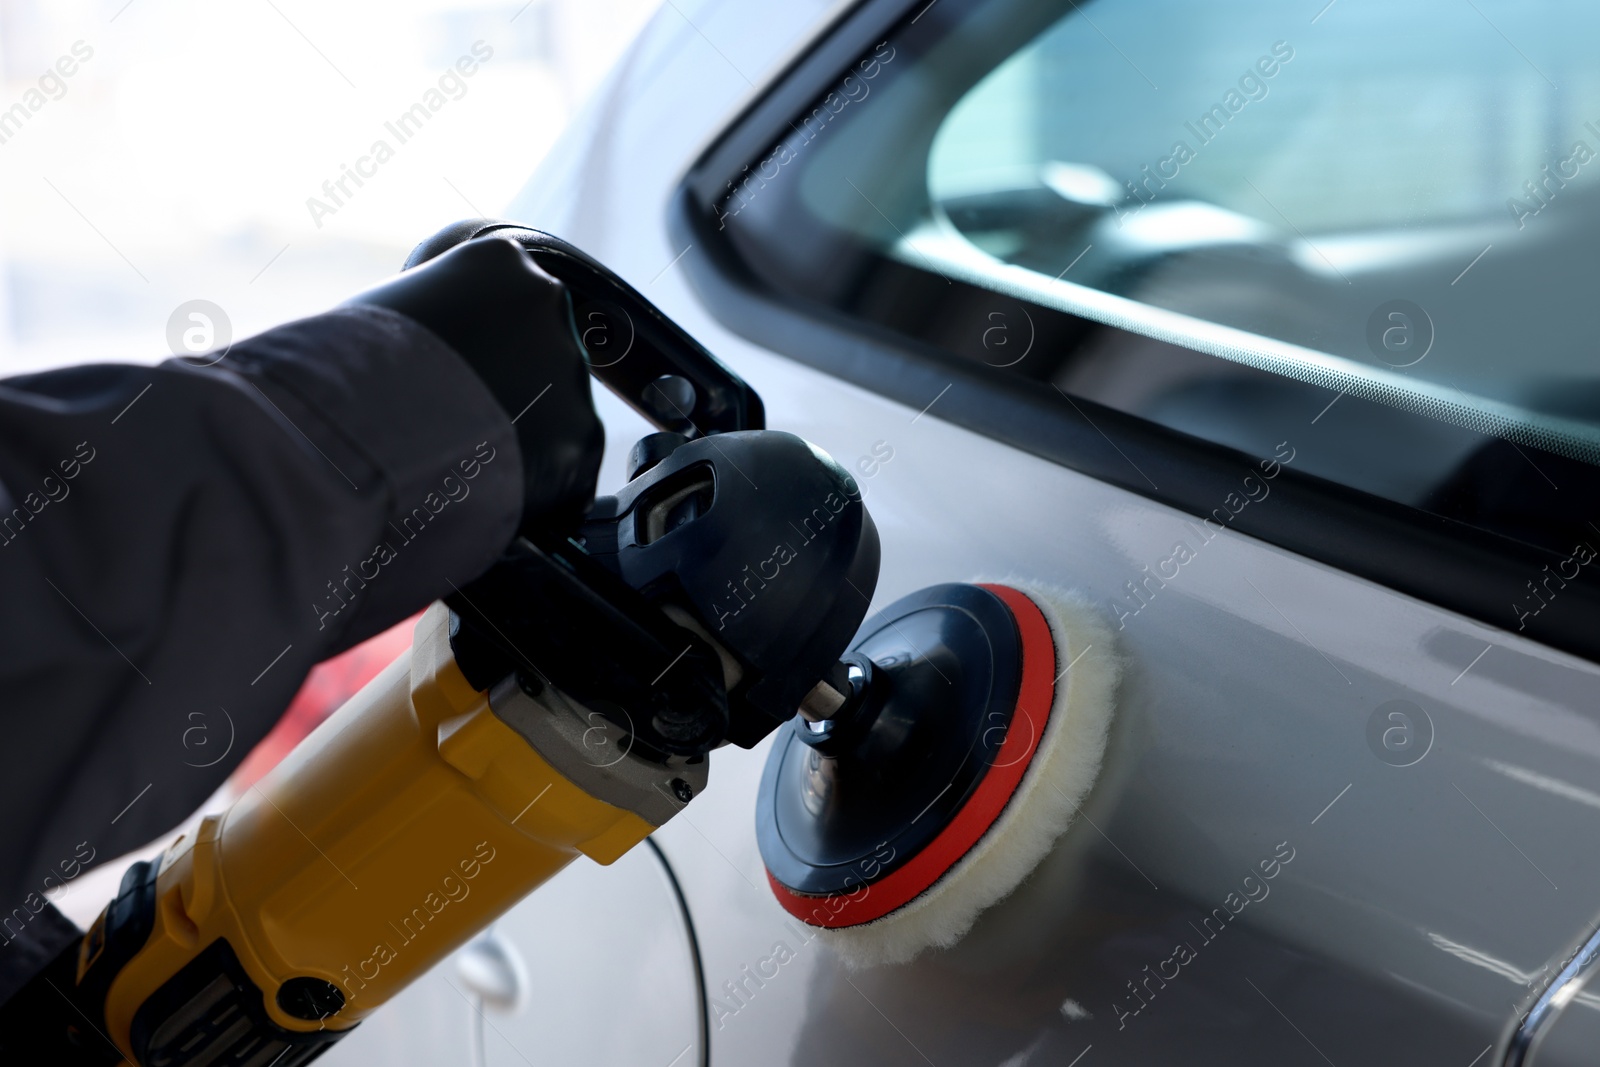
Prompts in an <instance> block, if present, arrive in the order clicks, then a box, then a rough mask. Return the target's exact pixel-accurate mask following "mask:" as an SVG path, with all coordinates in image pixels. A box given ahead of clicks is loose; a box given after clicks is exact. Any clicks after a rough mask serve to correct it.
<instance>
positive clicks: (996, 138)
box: [716, 0, 1600, 555]
mask: <svg viewBox="0 0 1600 1067" xmlns="http://www.w3.org/2000/svg"><path fill="white" fill-rule="evenodd" d="M1596 31H1600V8H1597V7H1593V6H1591V5H1587V4H1583V3H1580V2H1577V0H1542V2H1540V3H1538V4H1536V5H1534V6H1531V7H1530V6H1529V5H1526V4H1517V3H1513V2H1512V0H1474V3H1470V4H1459V3H1455V2H1437V3H1436V2H1431V0H1409V2H1402V3H1391V4H1383V5H1377V4H1370V5H1362V4H1351V3H1334V4H1331V5H1329V6H1328V7H1327V8H1325V9H1324V10H1322V11H1321V12H1320V13H1318V12H1316V11H1314V10H1313V11H1310V12H1307V11H1304V10H1301V9H1300V8H1299V7H1298V6H1295V7H1293V8H1291V7H1286V6H1285V5H1283V4H1281V3H1276V2H1273V3H1269V2H1265V0H1218V2H1215V3H1209V4H1195V3H1191V2H1180V0H1117V2H1115V3H1110V2H1105V0H1100V2H1073V0H939V2H938V3H936V4H933V5H929V6H927V7H926V8H924V9H922V10H921V12H920V13H916V14H915V18H914V20H908V21H907V22H905V23H902V25H901V26H900V27H899V28H898V29H897V30H895V31H894V32H892V33H891V34H889V35H888V36H887V38H886V39H885V40H884V41H883V42H882V43H881V44H879V45H878V46H877V47H876V48H874V49H873V50H872V51H871V52H870V53H868V54H866V55H864V56H862V57H861V58H860V60H859V62H857V63H856V64H854V65H852V67H851V68H850V70H849V72H848V73H846V74H842V75H841V76H840V78H839V80H838V81H837V82H836V83H835V84H834V85H833V86H832V88H831V89H830V90H828V91H827V92H826V93H825V94H823V95H822V96H821V97H819V98H818V99H816V100H815V101H814V102H813V104H812V105H811V107H810V108H809V109H808V110H807V111H806V112H804V113H801V114H797V115H795V116H794V117H793V118H792V119H791V120H790V121H789V122H788V123H787V127H786V129H784V130H782V131H781V132H779V133H778V134H775V136H777V137H779V138H781V139H780V140H778V141H777V142H776V143H773V144H769V146H768V147H767V148H766V150H765V151H764V152H763V153H762V155H761V156H760V157H758V158H756V159H753V160H751V161H750V164H749V166H747V167H745V169H744V170H743V171H742V172H741V173H740V174H739V175H738V176H737V178H736V179H735V180H731V181H729V182H728V183H727V192H726V193H725V194H724V195H722V196H721V197H720V199H719V200H718V202H717V206H716V213H717V223H716V225H717V226H718V228H719V240H722V241H725V242H726V243H727V244H728V246H729V247H730V250H731V251H732V253H733V255H735V256H736V257H737V258H738V259H740V260H742V263H743V265H744V267H746V268H747V269H748V271H749V274H750V276H751V277H753V278H755V279H757V280H758V281H759V282H760V284H762V285H763V286H764V287H766V288H767V289H768V290H770V291H773V292H776V293H777V294H779V295H781V296H782V297H784V298H786V299H788V300H790V301H792V302H794V303H796V304H798V305H802V306H807V307H810V308H812V309H814V310H816V311H817V312H818V313H819V315H820V316H821V317H824V318H826V319H827V320H828V321H830V322H839V321H841V316H843V319H844V320H846V321H848V320H854V321H855V322H857V323H858V324H860V325H862V326H865V327H869V328H870V329H871V330H872V332H873V334H874V335H875V336H878V337H884V336H898V337H900V338H901V339H903V340H904V341H905V342H906V343H907V344H908V345H909V347H910V348H911V349H912V350H927V349H929V348H932V349H935V350H939V351H942V352H943V353H945V354H947V355H949V356H954V357H957V358H959V359H962V360H966V361H970V362H971V363H976V364H983V365H984V367H985V368H986V369H984V370H982V371H980V372H979V373H981V374H984V375H993V376H994V377H995V378H996V380H999V379H1007V380H1008V382H1009V384H1008V385H1007V388H1011V389H1016V388H1026V389H1034V390H1036V391H1037V393H1038V394H1039V395H1040V396H1041V397H1043V398H1044V399H1045V400H1047V401H1049V402H1052V403H1057V404H1058V406H1059V410H1060V417H1061V418H1062V419H1063V420H1068V419H1077V420H1081V419H1082V418H1083V417H1084V416H1083V411H1082V410H1081V409H1079V408H1077V407H1075V405H1074V402H1073V398H1078V399H1089V400H1092V401H1095V402H1098V403H1100V404H1104V405H1107V406H1110V407H1113V408H1116V409H1119V410H1121V411H1125V412H1128V413H1130V414H1134V415H1137V416H1139V417H1141V418H1144V419H1148V420H1152V421H1154V422H1157V423H1160V424H1162V425H1164V426H1167V427H1170V428H1174V429H1177V430H1180V431H1183V432H1184V433H1187V434H1191V435H1193V436H1195V437H1199V438H1203V439H1206V440H1208V441H1211V442H1215V443H1218V444H1221V445H1225V446H1229V447H1231V448H1234V449H1238V450H1240V451H1243V452H1245V453H1248V454H1251V455H1256V456H1268V455H1272V454H1273V453H1274V451H1275V450H1276V448H1277V447H1278V445H1279V443H1280V442H1282V441H1284V440H1285V439H1288V440H1291V441H1293V443H1294V447H1295V449H1296V450H1297V451H1296V455H1297V457H1298V458H1297V459H1296V461H1295V466H1296V469H1297V470H1298V471H1302V472H1305V473H1309V474H1313V475H1316V476H1318V477H1321V478H1324V479H1328V480H1331V481H1334V482H1337V483H1339V484H1341V485H1343V486H1346V487H1349V488H1353V489H1357V490H1360V491H1363V492H1365V493H1369V494H1375V495H1377V496H1379V497H1383V498H1386V499H1388V500H1391V501H1397V502H1400V503H1403V504H1405V505H1407V506H1409V507H1411V508H1415V509H1421V510H1422V511H1424V512H1427V513H1430V514H1431V515H1434V516H1441V517H1444V518H1448V519H1451V520H1455V521H1457V522H1460V523H1465V524H1468V525H1471V526H1475V527H1478V528H1480V529H1482V530H1488V531H1492V532H1494V533H1497V534H1501V535H1506V536H1510V537H1514V538H1518V539H1521V540H1523V541H1525V542H1528V543H1531V544H1535V545H1538V546H1539V547H1541V548H1545V549H1549V550H1551V551H1558V552H1561V553H1562V554H1563V555H1567V554H1569V553H1570V551H1571V550H1572V545H1573V543H1574V541H1575V540H1577V539H1578V538H1580V537H1582V538H1590V539H1594V538H1600V528H1594V527H1590V526H1589V525H1588V523H1589V522H1590V521H1591V520H1593V518H1594V517H1593V516H1592V515H1591V514H1590V513H1589V510H1588V509H1589V508H1590V506H1591V505H1592V501H1593V500H1594V499H1595V498H1596V497H1597V496H1600V468H1597V466H1596V464H1597V463H1600V361H1597V360H1596V359H1595V358H1594V354H1593V353H1594V350H1595V344H1596V338H1597V337H1600V301H1597V300H1595V299H1594V298H1593V297H1592V296H1591V295H1590V294H1591V291H1592V290H1593V289H1594V287H1595V281H1596V278H1597V276H1600V65H1597V64H1595V63H1594V62H1593V60H1592V57H1591V56H1590V55H1589V54H1588V51H1589V42H1592V41H1594V40H1597V39H1600V34H1597V32H1596ZM885 331H887V334H886V333H885ZM772 343H774V344H776V345H777V346H778V347H783V344H784V343H786V342H785V341H784V340H783V339H782V338H775V339H774V340H773V342H772ZM1019 380H1020V384H1019ZM1133 484H1135V485H1137V484H1138V483H1133ZM1597 543H1600V541H1597Z"/></svg>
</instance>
